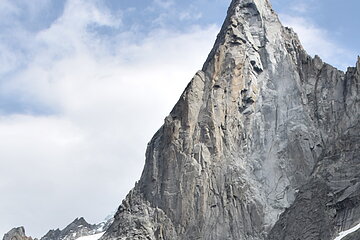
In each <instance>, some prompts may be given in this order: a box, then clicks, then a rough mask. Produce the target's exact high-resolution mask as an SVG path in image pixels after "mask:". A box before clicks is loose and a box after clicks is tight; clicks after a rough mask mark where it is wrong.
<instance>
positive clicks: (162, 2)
mask: <svg viewBox="0 0 360 240" xmlns="http://www.w3.org/2000/svg"><path fill="white" fill-rule="evenodd" d="M154 3H155V4H156V5H158V6H160V7H162V8H165V9H167V8H169V7H171V6H173V5H174V1H173V0H154Z"/></svg>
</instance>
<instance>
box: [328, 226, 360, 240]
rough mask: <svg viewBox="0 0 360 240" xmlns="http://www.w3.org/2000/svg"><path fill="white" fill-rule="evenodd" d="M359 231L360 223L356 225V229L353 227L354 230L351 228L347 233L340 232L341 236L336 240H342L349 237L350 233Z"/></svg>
mask: <svg viewBox="0 0 360 240" xmlns="http://www.w3.org/2000/svg"><path fill="white" fill-rule="evenodd" d="M359 229H360V223H359V224H358V225H356V226H355V227H353V228H350V229H348V230H346V231H343V232H340V233H339V236H337V237H336V238H335V239H334V240H341V239H343V238H344V237H346V236H347V235H349V234H350V233H353V232H356V231H357V230H359Z"/></svg>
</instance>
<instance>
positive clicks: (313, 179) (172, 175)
mask: <svg viewBox="0 0 360 240" xmlns="http://www.w3.org/2000/svg"><path fill="white" fill-rule="evenodd" d="M359 75H360V60H359V61H358V63H357V66H356V67H355V68H349V69H348V71H347V73H344V72H342V71H339V70H337V69H336V68H334V67H332V66H330V65H328V64H326V63H323V62H322V60H321V59H320V58H319V57H317V56H316V57H315V58H311V57H310V56H308V55H307V53H306V52H305V50H304V49H303V48H302V46H301V44H300V42H299V40H298V38H297V36H296V34H295V33H294V32H293V31H292V30H291V29H288V28H284V27H283V26H282V25H281V23H280V22H279V19H278V17H277V15H276V14H275V13H274V11H273V10H272V8H271V6H270V3H269V2H268V1H267V0H233V1H232V3H231V5H230V8H229V10H228V15H227V17H226V20H225V22H224V25H223V27H222V29H221V32H220V33H219V35H218V37H217V40H216V42H215V45H214V48H213V49H212V51H211V53H210V54H209V57H208V59H207V61H206V62H205V64H204V66H203V69H202V70H201V71H199V72H197V73H196V75H195V76H194V78H193V79H192V80H191V82H190V83H189V85H188V86H187V88H186V89H185V91H184V93H183V94H182V96H181V97H180V99H179V101H178V103H177V104H176V105H175V107H174V109H173V110H172V111H171V113H170V115H169V116H168V117H166V119H165V123H164V125H163V126H162V127H161V128H160V129H159V131H158V132H157V133H156V134H155V135H154V137H153V139H152V140H151V141H150V143H149V144H148V148H147V152H146V163H145V167H144V170H143V173H142V176H141V179H140V181H139V182H138V183H137V184H136V186H135V187H134V189H133V190H132V191H131V192H130V193H129V194H128V196H127V197H126V199H125V200H124V201H123V203H122V204H121V206H120V207H119V209H118V212H117V213H116V215H115V221H114V223H113V224H112V225H111V227H110V228H109V229H108V231H107V232H106V234H105V235H104V236H103V237H102V239H103V240H106V239H156V240H160V239H175V240H176V239H179V240H182V239H184V240H185V239H206V240H222V239H237V240H245V239H246V240H260V239H302V240H303V239H309V240H310V239H316V240H318V239H324V240H325V239H326V240H328V239H331V238H332V237H334V236H335V235H336V232H338V231H341V230H343V229H346V228H349V227H351V226H353V225H354V224H355V223H357V222H359V221H360V208H359V207H358V206H359V204H358V203H359V201H360V198H359V196H360V183H359V182H358V181H359V174H358V173H359V172H360V171H359V170H360V169H359V167H360V165H359V164H360V160H359V149H360V146H359V145H360V140H359V112H360V105H359V96H360V95H359V86H360V85H359V84H360V83H359V79H360V77H359Z"/></svg>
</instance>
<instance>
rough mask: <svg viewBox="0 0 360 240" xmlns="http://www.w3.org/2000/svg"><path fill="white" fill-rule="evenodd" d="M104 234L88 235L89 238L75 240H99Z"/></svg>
mask: <svg viewBox="0 0 360 240" xmlns="http://www.w3.org/2000/svg"><path fill="white" fill-rule="evenodd" d="M104 233H105V232H102V233H97V234H94V235H90V236H84V237H79V238H77V239H76V240H98V239H99V238H101V236H102V235H104Z"/></svg>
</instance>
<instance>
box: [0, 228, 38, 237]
mask: <svg viewBox="0 0 360 240" xmlns="http://www.w3.org/2000/svg"><path fill="white" fill-rule="evenodd" d="M3 240H33V239H32V238H31V237H27V236H26V234H25V228H24V227H17V228H13V229H11V230H10V231H9V232H8V233H6V234H5V235H4V237H3Z"/></svg>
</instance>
